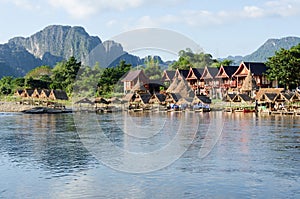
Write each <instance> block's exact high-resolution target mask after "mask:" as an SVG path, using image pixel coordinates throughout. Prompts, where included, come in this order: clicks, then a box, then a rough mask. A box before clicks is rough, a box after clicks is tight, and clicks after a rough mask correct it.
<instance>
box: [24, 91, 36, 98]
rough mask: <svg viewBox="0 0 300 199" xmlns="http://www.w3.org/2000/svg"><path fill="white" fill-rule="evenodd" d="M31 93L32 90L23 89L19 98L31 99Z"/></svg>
mask: <svg viewBox="0 0 300 199" xmlns="http://www.w3.org/2000/svg"><path fill="white" fill-rule="evenodd" d="M33 91H34V90H33V89H24V90H23V92H22V93H21V97H23V98H29V97H31V95H32V93H33Z"/></svg>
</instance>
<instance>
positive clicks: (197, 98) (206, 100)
mask: <svg viewBox="0 0 300 199" xmlns="http://www.w3.org/2000/svg"><path fill="white" fill-rule="evenodd" d="M199 102H200V103H202V104H210V103H211V99H210V98H209V97H207V96H205V95H196V96H195V97H194V100H193V104H198V103H199Z"/></svg>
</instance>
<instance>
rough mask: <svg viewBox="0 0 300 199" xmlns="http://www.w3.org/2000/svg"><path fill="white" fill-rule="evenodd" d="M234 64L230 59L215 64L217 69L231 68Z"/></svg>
mask: <svg viewBox="0 0 300 199" xmlns="http://www.w3.org/2000/svg"><path fill="white" fill-rule="evenodd" d="M231 64H233V60H230V59H224V60H223V61H217V62H215V63H214V64H213V66H215V67H221V66H230V65H231Z"/></svg>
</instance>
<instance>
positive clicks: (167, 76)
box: [161, 70, 176, 86]
mask: <svg viewBox="0 0 300 199" xmlns="http://www.w3.org/2000/svg"><path fill="white" fill-rule="evenodd" d="M175 73H176V71H175V70H164V72H163V76H162V78H161V81H162V82H163V83H164V84H165V86H170V85H171V83H172V80H173V78H174V76H175Z"/></svg>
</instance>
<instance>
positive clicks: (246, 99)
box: [233, 93, 252, 103]
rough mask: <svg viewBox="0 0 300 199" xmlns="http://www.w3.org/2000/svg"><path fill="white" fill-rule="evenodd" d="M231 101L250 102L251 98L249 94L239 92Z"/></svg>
mask: <svg viewBox="0 0 300 199" xmlns="http://www.w3.org/2000/svg"><path fill="white" fill-rule="evenodd" d="M233 102H242V103H251V102H252V99H251V97H250V96H249V95H247V94H241V93H240V94H237V95H236V96H235V97H234V98H233Z"/></svg>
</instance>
